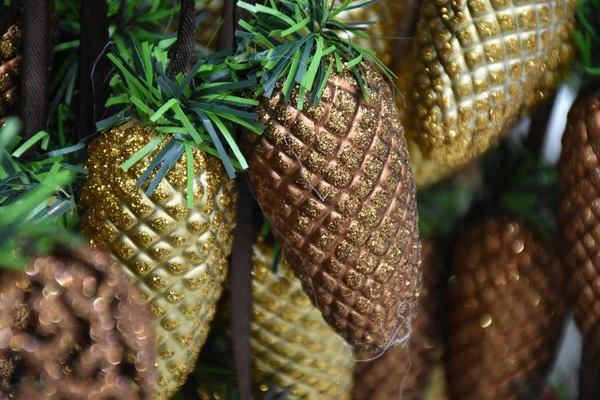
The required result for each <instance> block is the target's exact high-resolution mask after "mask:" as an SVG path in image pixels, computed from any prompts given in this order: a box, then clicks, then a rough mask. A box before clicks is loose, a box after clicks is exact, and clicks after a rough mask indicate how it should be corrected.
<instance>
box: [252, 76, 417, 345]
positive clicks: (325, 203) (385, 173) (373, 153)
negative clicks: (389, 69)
mask: <svg viewBox="0 0 600 400" xmlns="http://www.w3.org/2000/svg"><path fill="white" fill-rule="evenodd" d="M363 66H364V67H365V70H366V73H367V81H368V85H369V88H370V89H369V96H370V100H369V101H365V99H364V97H363V93H362V92H361V90H360V89H359V87H358V86H357V83H356V81H355V79H354V78H353V76H352V75H351V74H350V73H349V72H347V71H344V72H343V73H342V74H336V73H334V74H332V76H331V77H330V79H329V80H328V82H326V86H325V91H324V94H323V96H322V98H321V100H320V103H319V104H318V105H312V106H308V105H305V107H304V110H299V109H298V108H297V107H296V106H295V104H294V101H292V104H291V105H287V104H286V103H285V101H284V98H283V95H282V94H281V92H276V93H274V95H273V97H272V99H271V100H268V99H266V98H263V99H262V100H261V105H260V106H259V108H258V110H257V113H258V115H259V122H261V123H262V124H264V125H265V126H266V128H265V131H264V133H263V134H262V135H261V136H260V137H256V136H253V139H254V140H256V143H255V147H254V149H253V152H252V155H251V157H250V163H249V164H250V170H249V177H250V181H251V182H252V184H253V186H254V189H255V194H256V197H257V199H258V202H259V204H260V205H261V207H262V209H263V211H264V212H265V215H266V216H267V218H268V219H269V221H270V222H271V226H272V229H273V232H274V233H275V235H276V236H277V237H278V238H279V239H280V240H281V242H282V244H283V247H284V249H285V252H286V257H287V260H288V262H289V264H290V266H291V268H292V269H293V270H294V272H295V273H296V276H298V277H299V278H300V279H301V280H302V282H303V288H304V290H305V292H306V293H307V294H308V297H309V298H310V299H311V300H313V302H314V303H315V305H316V306H317V307H318V308H319V309H320V310H321V312H322V313H323V316H324V318H325V320H326V321H327V323H329V324H330V325H331V326H332V327H333V328H334V329H335V331H336V332H338V333H339V334H340V335H342V336H343V337H344V338H345V339H346V340H347V341H348V342H349V343H350V344H351V345H353V346H355V347H356V348H357V349H358V350H361V351H362V352H363V353H369V354H371V353H378V352H382V351H383V350H385V349H387V348H389V347H394V346H395V345H397V344H398V343H399V342H400V341H401V338H403V337H405V336H406V335H407V334H408V329H409V327H410V326H411V325H412V322H413V320H414V317H415V312H416V307H417V303H418V297H419V291H420V286H421V270H420V247H421V246H420V242H419V233H418V226H417V225H418V224H417V205H416V201H415V185H414V182H413V180H412V176H411V171H410V157H409V155H408V151H407V150H406V140H405V139H404V136H403V131H402V126H401V124H400V121H399V119H398V116H397V110H396V105H395V102H394V99H393V97H392V92H391V90H390V88H389V86H388V85H387V83H386V82H385V81H384V80H383V78H382V77H381V75H380V74H379V73H377V72H375V71H374V70H373V69H372V68H371V67H368V66H367V65H363Z"/></svg>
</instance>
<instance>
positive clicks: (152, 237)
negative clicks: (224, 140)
mask: <svg viewBox="0 0 600 400" xmlns="http://www.w3.org/2000/svg"><path fill="white" fill-rule="evenodd" d="M151 129H152V128H150V127H147V126H144V125H142V124H140V123H139V122H137V121H134V120H132V121H129V122H127V123H125V124H123V125H121V126H118V127H116V128H113V129H111V130H109V131H108V132H104V133H103V134H102V135H100V137H98V138H97V139H95V140H94V141H93V142H92V143H91V144H90V146H89V159H88V161H87V162H86V164H85V166H86V168H87V169H88V171H89V175H88V183H87V184H86V185H84V186H83V188H82V192H81V206H82V208H84V209H85V211H86V213H85V215H84V218H83V221H82V225H83V226H82V230H83V232H84V233H87V234H88V235H89V236H90V237H91V238H92V242H93V244H95V245H98V246H101V247H102V248H106V249H107V250H108V251H109V252H110V253H111V254H112V256H113V258H114V259H115V260H117V261H118V262H119V263H120V264H121V265H122V266H123V271H124V273H125V274H126V275H127V276H128V277H129V278H130V279H131V280H132V282H134V283H135V285H136V286H137V287H138V288H139V289H140V291H141V292H142V293H143V294H144V297H145V300H146V301H147V303H148V306H149V307H150V310H151V311H152V313H153V314H154V329H155V332H156V336H157V341H156V342H157V343H156V352H157V355H158V360H157V361H158V373H159V380H158V388H157V393H156V398H158V399H164V398H169V397H170V396H172V395H173V394H174V393H175V392H176V391H177V390H178V389H179V388H180V387H181V386H183V384H184V383H185V381H186V378H187V376H188V375H189V373H191V372H192V370H193V367H194V365H195V363H196V359H197V357H198V354H199V352H200V348H201V347H202V345H203V344H204V342H205V340H206V337H207V335H208V329H209V323H210V321H212V319H213V317H214V314H215V307H216V303H217V301H218V300H219V298H220V296H221V293H222V290H223V282H224V280H225V277H226V275H227V257H228V256H229V254H230V253H231V246H232V242H233V237H232V230H233V227H234V225H235V199H236V196H237V192H236V189H235V185H234V183H233V181H231V180H229V178H228V177H227V174H226V172H225V169H224V168H223V165H222V163H221V162H220V160H219V159H217V158H215V157H212V156H209V155H208V154H206V153H205V152H203V151H202V150H200V149H198V148H196V147H194V148H193V156H194V176H195V179H194V188H193V193H194V207H193V208H191V209H188V207H187V190H186V185H187V166H186V165H187V162H186V155H185V154H184V155H183V156H182V157H181V158H180V159H179V160H178V161H177V162H176V163H175V165H174V166H173V167H172V168H171V169H170V170H169V172H168V173H167V174H166V176H165V177H164V178H163V179H162V180H161V181H160V183H159V185H158V187H157V189H156V191H155V192H154V194H153V195H152V196H147V195H146V188H145V187H144V188H140V187H138V186H137V184H136V181H137V180H138V178H139V177H140V176H141V175H142V173H143V172H144V171H146V170H147V169H148V167H149V165H150V163H151V162H152V160H153V159H154V157H156V156H157V154H158V153H159V152H160V150H161V149H162V148H163V147H164V145H165V143H166V140H164V141H163V142H162V143H161V145H159V146H158V147H157V148H156V149H155V150H153V151H152V152H151V153H150V154H149V155H148V157H146V158H145V159H144V160H142V161H140V162H138V163H137V164H135V165H134V166H133V167H132V168H130V169H129V170H127V171H123V169H122V165H123V163H125V162H126V161H127V160H128V159H130V158H131V157H132V156H133V155H134V154H135V153H136V152H137V151H139V150H140V149H141V148H143V147H144V146H145V145H147V144H148V143H149V142H150V141H151V140H152V139H154V137H155V134H153V133H151V132H150V130H151Z"/></svg>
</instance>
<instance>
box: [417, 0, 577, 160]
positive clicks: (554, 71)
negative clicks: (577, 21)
mask: <svg viewBox="0 0 600 400" xmlns="http://www.w3.org/2000/svg"><path fill="white" fill-rule="evenodd" d="M575 4H576V1H575V0H542V1H533V0H519V1H516V0H515V1H510V0H467V1H460V2H456V1H450V0H443V1H434V0H425V1H424V3H423V5H422V7H421V14H420V18H419V23H418V26H417V36H416V39H415V43H414V45H415V50H416V57H415V61H416V63H415V64H416V71H415V77H414V79H415V81H414V82H415V88H414V91H413V92H412V96H413V99H414V101H415V112H416V113H415V119H416V120H415V130H416V133H417V135H418V136H417V140H418V141H419V144H420V145H421V146H422V147H421V149H422V151H423V152H424V153H425V154H426V155H427V156H428V157H429V158H431V159H432V160H433V161H435V162H436V163H438V164H439V165H441V166H445V167H448V168H452V169H457V168H459V167H460V166H462V165H464V164H466V163H467V162H468V161H470V160H471V159H473V158H474V157H477V156H479V155H480V154H482V153H483V152H485V151H486V150H487V149H488V148H489V147H490V146H491V145H493V144H494V143H496V142H497V141H498V139H499V138H500V137H501V136H503V135H504V134H505V133H506V132H507V130H508V128H510V126H511V125H513V124H514V123H515V122H516V121H517V119H518V118H519V116H521V115H522V114H523V112H524V111H525V110H526V109H532V108H533V106H534V105H535V104H536V103H538V102H539V101H540V100H541V98H542V97H543V96H544V93H543V91H544V90H547V87H548V85H552V84H555V83H556V80H557V78H558V75H559V73H558V72H559V71H560V69H561V68H562V67H564V65H566V64H568V63H569V62H570V61H571V60H572V59H573V58H574V49H573V46H572V44H571V42H570V36H571V33H572V32H573V29H574V8H575Z"/></svg>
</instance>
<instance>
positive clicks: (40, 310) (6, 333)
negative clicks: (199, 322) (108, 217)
mask: <svg viewBox="0 0 600 400" xmlns="http://www.w3.org/2000/svg"><path fill="white" fill-rule="evenodd" d="M0 271H1V270H0ZM155 383H156V367H155V354H154V332H153V329H152V323H151V318H150V312H149V311H148V310H146V307H145V306H144V304H143V301H142V298H141V295H140V293H139V292H138V291H137V290H136V289H135V288H134V287H132V286H131V285H129V284H128V282H127V279H126V278H125V277H124V276H123V274H122V273H121V272H120V267H119V266H118V265H117V264H116V263H112V262H111V260H110V256H109V255H108V254H105V253H102V252H99V251H97V250H91V249H80V250H77V251H74V252H70V251H65V250H57V251H56V252H55V254H54V255H52V256H43V257H39V258H37V259H35V260H33V262H32V264H31V266H30V267H29V268H28V269H27V272H26V274H21V273H17V272H8V271H7V270H5V271H4V272H0V398H2V399H5V398H6V399H8V398H18V399H24V398H30V399H104V398H107V397H110V398H112V399H149V398H151V396H152V393H153V390H154V385H155Z"/></svg>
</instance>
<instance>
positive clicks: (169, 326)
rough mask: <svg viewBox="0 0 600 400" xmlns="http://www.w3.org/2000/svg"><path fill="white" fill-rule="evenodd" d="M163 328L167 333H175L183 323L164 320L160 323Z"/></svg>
mask: <svg viewBox="0 0 600 400" xmlns="http://www.w3.org/2000/svg"><path fill="white" fill-rule="evenodd" d="M160 324H161V325H162V327H163V328H165V329H166V330H167V331H174V330H176V329H178V328H179V327H180V326H181V321H175V320H174V319H166V318H165V319H163V320H162V321H161V323H160Z"/></svg>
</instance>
